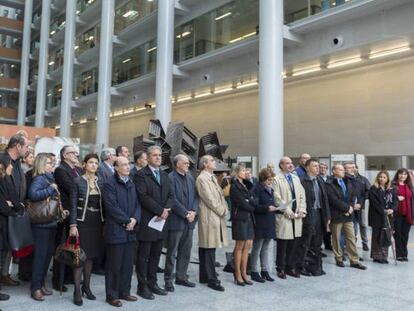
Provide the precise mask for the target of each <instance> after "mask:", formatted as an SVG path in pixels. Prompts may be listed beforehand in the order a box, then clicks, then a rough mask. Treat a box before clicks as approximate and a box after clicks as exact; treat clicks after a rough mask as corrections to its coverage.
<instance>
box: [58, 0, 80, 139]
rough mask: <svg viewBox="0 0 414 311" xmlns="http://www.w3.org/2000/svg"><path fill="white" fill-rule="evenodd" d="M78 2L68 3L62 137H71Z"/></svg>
mask: <svg viewBox="0 0 414 311" xmlns="http://www.w3.org/2000/svg"><path fill="white" fill-rule="evenodd" d="M75 35H76V1H66V22H65V45H64V49H65V50H64V56H63V79H62V103H61V107H60V132H59V133H60V136H62V137H70V121H71V117H72V95H73V60H74V58H75Z"/></svg>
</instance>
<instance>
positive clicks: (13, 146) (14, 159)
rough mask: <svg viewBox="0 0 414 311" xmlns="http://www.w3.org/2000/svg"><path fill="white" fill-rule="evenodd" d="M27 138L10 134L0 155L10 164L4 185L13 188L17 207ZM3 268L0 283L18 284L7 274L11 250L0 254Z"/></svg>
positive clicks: (23, 190)
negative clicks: (9, 171) (9, 173)
mask: <svg viewBox="0 0 414 311" xmlns="http://www.w3.org/2000/svg"><path fill="white" fill-rule="evenodd" d="M28 143H29V142H28V140H27V138H26V137H24V136H23V135H20V134H16V135H14V136H12V137H11V138H10V140H9V143H8V145H7V148H6V151H5V152H4V153H2V154H1V155H0V159H1V162H2V163H4V165H6V166H8V165H9V164H11V165H12V167H13V168H12V172H11V175H7V174H6V176H4V181H5V185H6V187H7V188H8V189H14V191H13V192H11V193H9V194H8V195H9V200H10V201H11V202H13V206H15V208H18V207H17V205H19V206H20V205H22V204H23V203H24V201H25V198H26V192H27V189H26V177H25V174H24V171H23V169H22V166H21V162H20V161H21V159H22V158H23V157H24V156H25V155H26V153H27V151H28V147H29V145H28ZM1 257H2V258H1V259H0V260H1V261H2V265H1V266H2V267H4V268H5V269H6V267H7V270H5V269H3V271H2V275H1V278H0V283H1V284H4V285H8V286H16V285H19V282H17V281H15V280H13V279H12V278H11V277H10V275H9V274H8V267H9V266H10V263H11V251H10V250H9V251H7V252H6V253H5V254H3V255H2V256H1Z"/></svg>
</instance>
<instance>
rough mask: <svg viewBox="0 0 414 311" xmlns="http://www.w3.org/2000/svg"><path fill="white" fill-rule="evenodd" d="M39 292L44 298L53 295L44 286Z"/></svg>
mask: <svg viewBox="0 0 414 311" xmlns="http://www.w3.org/2000/svg"><path fill="white" fill-rule="evenodd" d="M40 290H41V291H42V294H43V295H45V296H49V295H52V294H53V292H52V291H51V290H50V289H48V288H46V286H42V288H41V289H40Z"/></svg>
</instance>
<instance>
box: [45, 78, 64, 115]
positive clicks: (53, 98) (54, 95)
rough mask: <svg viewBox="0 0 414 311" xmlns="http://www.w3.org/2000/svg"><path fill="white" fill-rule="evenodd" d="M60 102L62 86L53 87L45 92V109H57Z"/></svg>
mask: <svg viewBox="0 0 414 311" xmlns="http://www.w3.org/2000/svg"><path fill="white" fill-rule="evenodd" d="M61 102H62V84H58V85H55V86H54V87H53V88H52V89H50V90H49V91H48V92H47V100H46V109H51V108H54V107H57V106H59V105H60V103H61Z"/></svg>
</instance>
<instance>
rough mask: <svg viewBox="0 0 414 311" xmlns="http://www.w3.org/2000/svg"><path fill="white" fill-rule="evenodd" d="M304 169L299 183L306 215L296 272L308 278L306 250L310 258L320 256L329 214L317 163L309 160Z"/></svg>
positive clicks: (324, 189)
mask: <svg viewBox="0 0 414 311" xmlns="http://www.w3.org/2000/svg"><path fill="white" fill-rule="evenodd" d="M305 167H306V172H307V173H306V174H305V175H304V176H303V177H302V178H301V183H302V186H303V189H305V196H306V210H307V212H308V213H307V215H306V217H305V218H304V220H303V227H302V237H301V238H300V241H299V243H298V248H297V256H298V258H297V270H298V271H301V274H303V275H306V276H310V275H312V273H311V272H310V271H307V270H306V267H305V257H306V255H307V253H308V250H309V251H310V254H311V255H312V257H315V256H321V254H320V253H321V252H320V249H321V246H322V241H323V234H324V232H326V231H327V226H328V225H329V223H330V218H331V214H330V210H329V201H328V196H327V193H326V188H325V182H324V181H323V180H322V178H320V177H319V176H318V175H319V162H318V161H317V160H316V159H312V158H311V159H309V160H308V161H306V164H305ZM322 274H324V272H323V271H322Z"/></svg>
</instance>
